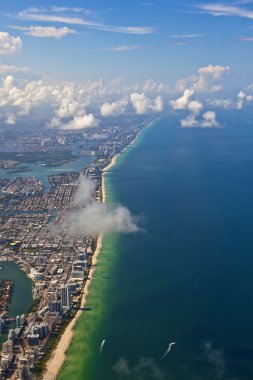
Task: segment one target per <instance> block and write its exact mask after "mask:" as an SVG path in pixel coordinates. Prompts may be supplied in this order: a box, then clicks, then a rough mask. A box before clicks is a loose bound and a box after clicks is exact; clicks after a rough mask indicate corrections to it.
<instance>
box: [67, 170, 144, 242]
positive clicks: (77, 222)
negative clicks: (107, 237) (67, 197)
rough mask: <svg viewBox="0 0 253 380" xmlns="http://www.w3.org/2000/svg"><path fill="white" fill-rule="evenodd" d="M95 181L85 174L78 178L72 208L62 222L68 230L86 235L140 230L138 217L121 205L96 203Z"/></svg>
mask: <svg viewBox="0 0 253 380" xmlns="http://www.w3.org/2000/svg"><path fill="white" fill-rule="evenodd" d="M94 192H95V183H94V182H93V181H91V180H89V179H87V177H85V176H81V177H80V179H79V186H78V188H77V191H76V194H75V197H74V199H73V206H74V207H75V209H74V210H72V212H71V213H70V214H69V215H68V217H67V220H65V221H64V222H65V223H67V224H68V226H69V228H70V232H74V233H83V234H87V235H93V234H94V235H98V234H99V233H102V234H108V233H135V232H139V231H140V227H139V225H138V224H139V222H140V218H139V217H136V216H133V215H132V214H131V212H130V211H129V210H128V209H127V208H126V207H124V206H122V205H109V204H105V203H97V202H96V201H95V199H94Z"/></svg>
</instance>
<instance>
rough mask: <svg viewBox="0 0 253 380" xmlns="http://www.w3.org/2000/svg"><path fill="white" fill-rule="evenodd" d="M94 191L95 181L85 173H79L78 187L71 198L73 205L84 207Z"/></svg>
mask: <svg viewBox="0 0 253 380" xmlns="http://www.w3.org/2000/svg"><path fill="white" fill-rule="evenodd" d="M94 191H95V183H94V182H93V181H91V180H89V179H88V178H87V177H86V176H85V175H81V176H80V177H79V180H78V187H77V190H76V193H75V196H74V199H73V206H75V207H85V206H86V205H87V204H88V203H90V202H91V200H92V196H93V194H94Z"/></svg>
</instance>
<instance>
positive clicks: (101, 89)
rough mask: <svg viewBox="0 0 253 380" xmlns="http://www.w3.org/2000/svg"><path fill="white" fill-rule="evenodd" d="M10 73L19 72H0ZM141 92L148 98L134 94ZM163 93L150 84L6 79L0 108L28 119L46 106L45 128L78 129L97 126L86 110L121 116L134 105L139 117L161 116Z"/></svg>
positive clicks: (0, 91)
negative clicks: (129, 106) (158, 113)
mask: <svg viewBox="0 0 253 380" xmlns="http://www.w3.org/2000/svg"><path fill="white" fill-rule="evenodd" d="M9 69H11V70H13V71H19V70H18V69H16V67H14V66H13V67H10V68H9V67H6V66H3V69H2V70H3V72H4V71H7V70H9ZM0 70H1V67H0ZM0 83H1V81H0ZM144 88H145V89H146V90H147V92H148V93H147V94H146V93H145V92H141V93H139V92H137V91H136V89H142V90H143V89H144ZM166 89H167V87H166V86H165V85H164V84H162V83H160V84H157V83H156V82H154V81H151V80H150V81H147V82H144V84H139V85H132V86H129V85H124V84H123V83H122V80H119V79H117V78H116V80H113V81H111V82H110V83H108V84H105V83H104V82H103V80H101V79H99V80H98V81H87V82H83V83H75V82H70V81H69V82H68V81H53V80H46V79H40V80H31V81H29V80H26V79H18V78H15V79H14V76H12V75H8V76H7V77H5V78H3V79H2V85H1V84H0V108H1V112H10V113H13V114H16V115H29V114H30V112H31V110H36V109H39V108H40V107H41V106H47V107H48V108H49V111H50V112H51V113H52V120H51V121H50V122H48V127H51V128H66V129H68V128H71V129H72V128H73V129H79V128H86V127H92V126H96V125H97V120H96V119H95V116H94V115H93V112H95V111H92V114H91V112H90V111H89V108H92V110H97V111H99V112H100V113H101V114H102V115H104V116H116V115H119V114H123V113H124V112H126V111H127V106H128V104H131V105H133V106H134V109H135V111H136V112H137V113H139V114H146V113H153V112H161V111H162V110H163V101H162V98H161V96H160V95H158V94H159V93H160V91H161V93H163V94H165V93H166ZM130 96H132V97H131V103H130ZM5 108H6V109H5Z"/></svg>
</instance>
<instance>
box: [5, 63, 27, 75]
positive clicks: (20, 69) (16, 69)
mask: <svg viewBox="0 0 253 380" xmlns="http://www.w3.org/2000/svg"><path fill="white" fill-rule="evenodd" d="M27 71H29V69H28V68H27V67H18V66H14V65H0V74H6V73H24V72H27Z"/></svg>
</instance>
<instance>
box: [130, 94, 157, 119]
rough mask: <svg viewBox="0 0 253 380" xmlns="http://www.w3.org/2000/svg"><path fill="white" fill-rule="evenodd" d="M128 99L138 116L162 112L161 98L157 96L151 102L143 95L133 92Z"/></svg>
mask: <svg viewBox="0 0 253 380" xmlns="http://www.w3.org/2000/svg"><path fill="white" fill-rule="evenodd" d="M130 99H131V102H132V105H133V107H134V109H135V111H136V113H137V114H139V115H145V114H148V113H152V112H162V111H163V101H162V98H161V96H157V97H156V98H155V99H154V100H151V99H149V98H148V97H147V96H146V95H145V94H144V93H142V94H139V93H136V92H135V93H133V94H131V96H130Z"/></svg>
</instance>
